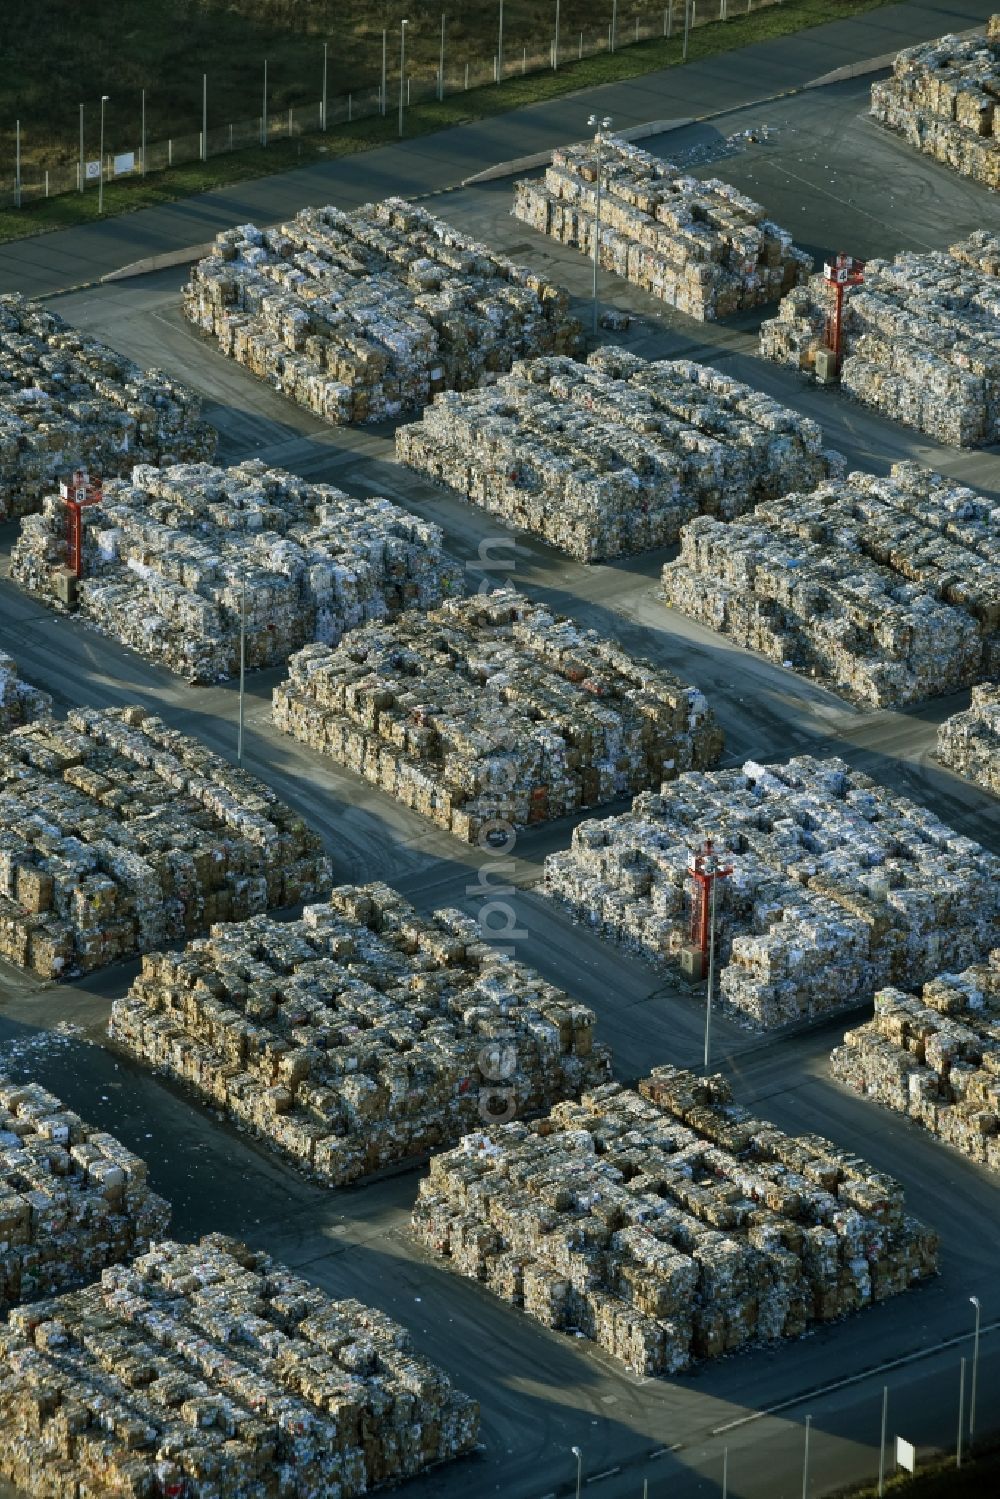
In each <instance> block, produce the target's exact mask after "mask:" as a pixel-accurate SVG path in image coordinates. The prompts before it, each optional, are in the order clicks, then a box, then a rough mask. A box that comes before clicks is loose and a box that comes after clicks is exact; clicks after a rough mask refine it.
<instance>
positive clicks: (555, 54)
mask: <svg viewBox="0 0 1000 1499" xmlns="http://www.w3.org/2000/svg"><path fill="white" fill-rule="evenodd" d="M552 71H553V73H558V71H559V0H556V39H555V45H554V47H553V48H552Z"/></svg>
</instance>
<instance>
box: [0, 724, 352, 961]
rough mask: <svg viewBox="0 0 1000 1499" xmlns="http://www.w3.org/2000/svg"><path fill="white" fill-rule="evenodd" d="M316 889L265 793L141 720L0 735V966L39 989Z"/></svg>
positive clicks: (301, 848) (318, 862)
mask: <svg viewBox="0 0 1000 1499" xmlns="http://www.w3.org/2000/svg"><path fill="white" fill-rule="evenodd" d="M329 877H330V875H329V865H328V862H327V860H326V858H325V856H324V854H323V852H322V845H321V843H320V840H319V838H318V837H317V836H316V835H315V834H313V833H311V832H309V830H308V829H307V828H306V827H305V824H304V823H303V822H302V820H301V818H299V817H298V816H297V815H296V814H295V813H294V812H293V811H292V810H291V808H289V807H287V806H286V805H285V804H284V803H283V802H281V801H279V800H278V798H277V797H276V796H275V795H274V793H273V792H272V791H271V790H270V789H269V788H268V787H266V786H265V785H264V784H263V783H262V782H260V781H258V780H256V779H255V778H254V777H253V776H251V775H248V774H247V773H246V772H245V771H243V770H238V769H236V768H235V767H233V766H232V765H230V764H229V763H228V762H227V761H225V760H222V759H221V758H220V757H219V756H217V755H215V754H213V753H212V752H211V751H210V750H208V749H206V748H204V747H203V746H202V745H201V744H199V743H198V741H197V740H195V739H191V738H189V737H188V736H186V735H184V734H179V733H177V732H176V731H175V730H173V729H168V728H167V726H166V725H165V724H164V723H163V721H162V719H159V718H157V717H154V716H153V715H152V714H150V713H148V712H147V711H146V710H145V709H143V708H141V707H130V708H117V709H107V710H97V709H90V708H81V709H74V710H73V711H71V712H70V714H69V716H68V718H67V720H66V722H65V723H59V722H56V721H55V720H53V719H42V720H39V721H38V722H36V723H32V724H28V725H27V726H26V727H24V728H20V729H14V730H12V731H11V732H10V733H8V734H5V735H3V736H2V737H0V955H2V956H3V957H5V958H7V959H9V960H10V961H11V962H14V963H17V964H19V965H20V966H22V967H25V968H30V969H32V970H33V971H34V972H35V973H38V974H40V975H41V976H42V977H44V978H55V979H61V978H68V977H71V976H73V975H75V974H79V973H83V972H88V971H90V970H91V969H94V968H98V967H101V966H102V965H103V964H105V963H111V962H114V961H116V960H117V959H119V958H124V957H129V956H131V955H133V954H134V953H136V952H145V951H148V950H150V949H151V948H154V947H158V946H160V945H162V944H163V943H164V942H171V941H177V940H179V939H183V938H185V937H189V936H193V935H195V934H196V933H198V932H203V931H205V930H206V929H207V928H208V927H209V926H210V925H211V924H212V922H213V921H219V920H226V919H232V918H234V917H243V916H246V915H249V914H251V913H253V912H257V911H263V910H266V909H268V908H271V907H280V906H288V905H294V904H295V903H296V902H298V901H299V900H301V899H302V898H303V896H308V895H312V894H314V893H315V892H316V891H317V890H318V889H321V888H323V887H324V886H325V885H326V883H327V882H328V880H329Z"/></svg>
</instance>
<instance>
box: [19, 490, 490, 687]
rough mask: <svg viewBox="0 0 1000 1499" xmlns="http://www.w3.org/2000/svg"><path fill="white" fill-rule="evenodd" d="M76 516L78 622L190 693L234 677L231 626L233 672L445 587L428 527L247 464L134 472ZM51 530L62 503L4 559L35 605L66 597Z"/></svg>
mask: <svg viewBox="0 0 1000 1499" xmlns="http://www.w3.org/2000/svg"><path fill="white" fill-rule="evenodd" d="M84 515H85V522H84V527H85V528H84V547H83V577H82V580H81V581H80V582H79V584H78V585H76V586H75V587H74V588H73V597H74V599H75V601H76V602H77V603H78V604H79V606H80V609H81V610H82V612H83V613H84V614H85V615H86V616H87V617H88V618H89V619H91V620H92V621H93V622H94V623H95V624H96V625H97V626H98V627H99V628H100V629H101V630H104V631H105V632H106V633H107V634H109V635H111V636H113V637H114V638H115V639H116V640H120V641H121V642H122V644H124V645H128V646H131V647H132V648H133V649H134V650H137V651H140V652H141V653H142V655H144V656H147V657H149V658H150V659H151V660H153V661H157V662H160V663H161V664H162V665H164V666H167V667H169V668H170V670H171V671H175V672H178V673H180V674H181V675H182V676H185V677H187V678H188V679H189V680H191V681H195V682H213V681H219V680H220V679H222V678H225V677H228V676H232V675H233V674H235V673H236V672H237V671H238V670H239V657H240V631H241V621H243V620H245V634H246V644H245V649H246V663H247V666H248V667H262V666H275V665H278V664H280V663H281V662H284V661H286V660H287V659H288V656H289V654H290V653H291V652H292V651H294V650H297V649H298V648H299V647H300V646H302V645H304V644H306V642H307V641H313V640H321V641H326V642H328V643H331V644H332V643H336V642H337V641H338V640H339V639H340V637H341V635H342V634H343V633H344V631H345V630H349V629H352V628H353V627H354V626H355V625H359V624H362V623H364V622H365V621H368V620H373V619H384V618H385V617H386V616H387V615H388V616H389V617H393V616H395V615H396V614H398V613H399V611H400V610H401V609H406V608H409V607H419V608H428V607H430V606H431V605H432V604H437V603H439V602H440V601H441V599H442V598H443V597H444V596H446V595H447V594H448V593H449V592H450V591H451V590H452V589H453V588H456V587H458V586H459V577H460V570H459V568H458V566H457V564H456V563H454V562H452V561H451V559H450V558H448V557H447V556H446V555H445V554H444V552H443V551H442V544H441V530H440V527H438V526H436V525H434V524H432V523H431V522H429V521H422V520H418V519H417V517H416V516H413V515H410V514H409V513H408V512H407V511H405V510H401V509H400V508H399V507H398V506H397V505H393V504H390V502H389V501H388V500H383V499H364V500H360V499H355V498H354V497H353V496H351V495H347V494H344V492H343V491H342V490H339V489H334V488H333V487H332V486H331V485H329V484H313V483H307V482H306V480H304V479H300V478H297V477H296V476H295V475H294V474H289V473H285V472H283V471H281V470H280V469H268V468H267V467H266V465H265V464H263V463H261V462H259V461H251V462H246V463H241V464H239V465H237V466H236V467H234V468H228V469H222V468H212V467H211V466H209V465H208V464H180V465H176V466H174V467H172V468H168V469H156V468H151V467H147V466H142V467H139V468H136V469H135V470H134V472H133V474H132V477H131V479H122V480H115V481H113V482H112V483H110V484H107V485H105V487H104V497H103V499H102V501H101V503H100V505H99V506H96V507H94V508H93V509H90V510H87V511H85V512H84ZM65 525H66V523H65V511H64V506H63V503H62V501H61V500H60V499H58V498H56V497H52V498H50V499H48V500H46V502H45V509H44V512H43V513H42V514H41V515H38V516H29V517H28V518H27V519H26V520H25V521H23V522H22V525H21V535H20V539H19V540H18V542H17V545H16V546H15V547H14V551H13V555H12V557H11V576H12V577H13V578H14V579H15V580H16V581H17V582H18V583H20V584H21V586H22V587H23V588H27V589H29V590H30V591H32V592H33V593H38V594H40V595H41V596H42V597H43V598H45V599H46V600H47V601H48V602H55V603H57V602H60V601H62V600H63V599H64V597H67V595H66V594H65V579H66V544H65ZM73 583H74V584H76V580H75V579H73Z"/></svg>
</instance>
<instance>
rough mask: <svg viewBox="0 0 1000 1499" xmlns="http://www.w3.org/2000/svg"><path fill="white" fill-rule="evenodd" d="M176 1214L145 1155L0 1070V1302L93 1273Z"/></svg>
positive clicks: (132, 1251)
mask: <svg viewBox="0 0 1000 1499" xmlns="http://www.w3.org/2000/svg"><path fill="white" fill-rule="evenodd" d="M169 1221H170V1208H169V1206H168V1204H167V1203H166V1202H164V1200H163V1198H162V1197H157V1195H156V1194H155V1193H154V1192H151V1191H150V1190H149V1188H148V1187H147V1185H146V1163H145V1161H143V1160H141V1159H140V1158H139V1157H138V1156H136V1155H133V1154H132V1152H131V1151H130V1150H128V1149H127V1148H126V1147H125V1146H124V1145H122V1144H120V1143H119V1142H118V1141H117V1140H116V1139H115V1138H114V1137H113V1136H112V1135H106V1134H103V1133H102V1132H101V1131H99V1130H96V1129H95V1128H94V1127H93V1125H89V1124H85V1123H84V1122H83V1120H82V1119H81V1118H80V1116H79V1115H78V1114H75V1113H73V1112H72V1111H71V1110H69V1109H67V1108H66V1107H65V1106H64V1105H63V1104H62V1103H61V1101H60V1100H59V1099H58V1098H56V1097H55V1096H54V1094H52V1093H49V1092H47V1091H46V1090H45V1089H44V1088H41V1087H39V1085H38V1084H37V1083H30V1082H29V1083H15V1082H12V1081H11V1080H10V1079H9V1078H8V1077H5V1076H4V1075H3V1074H2V1073H0V1311H3V1312H6V1311H8V1310H9V1309H10V1307H12V1306H16V1305H17V1304H18V1303H20V1302H29V1301H34V1300H36V1299H37V1298H38V1297H39V1296H49V1295H52V1294H53V1293H54V1292H56V1291H62V1290H65V1289H67V1288H68V1287H69V1286H75V1285H82V1284H84V1283H85V1282H87V1281H91V1280H95V1279H96V1278H97V1277H98V1276H99V1275H100V1273H101V1271H102V1270H103V1269H104V1268H105V1267H106V1266H107V1265H111V1264H117V1263H118V1262H120V1261H122V1260H128V1259H130V1258H131V1257H132V1256H133V1255H136V1254H139V1253H141V1252H142V1250H144V1249H145V1248H146V1247H147V1246H148V1244H149V1242H150V1240H151V1239H154V1238H159V1237H160V1235H161V1234H162V1233H164V1232H165V1231H166V1228H167V1225H168V1223H169Z"/></svg>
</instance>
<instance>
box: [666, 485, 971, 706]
mask: <svg viewBox="0 0 1000 1499" xmlns="http://www.w3.org/2000/svg"><path fill="white" fill-rule="evenodd" d="M998 558H1000V509H998V508H997V507H996V506H995V505H994V504H993V503H992V502H991V501H989V500H987V499H985V498H984V497H983V496H981V495H977V494H975V493H974V492H973V491H972V490H970V489H968V488H966V487H965V486H964V485H959V484H955V483H954V482H952V481H951V480H947V479H944V478H942V477H941V476H940V475H939V474H933V473H931V472H929V471H928V470H926V469H920V468H918V467H917V466H916V465H915V464H911V463H899V464H896V465H895V466H894V467H893V469H892V472H891V474H890V475H889V477H888V478H877V477H875V476H874V475H872V474H864V473H852V474H850V475H848V477H847V478H846V479H844V480H842V481H836V480H831V481H827V482H826V483H823V484H821V485H820V486H819V488H818V489H817V490H816V491H815V492H814V493H813V494H808V495H803V494H792V495H785V496H783V497H782V498H779V499H776V500H773V501H770V502H768V503H766V504H763V505H759V506H758V507H757V509H756V510H755V511H754V512H753V514H752V516H748V517H747V518H746V519H745V520H743V521H738V522H735V523H732V524H728V525H723V524H721V523H720V522H718V521H716V520H713V519H710V518H708V517H698V518H696V519H695V520H693V521H691V522H690V523H689V524H688V525H687V526H685V528H684V530H683V532H682V539H681V552H680V556H679V557H678V558H677V560H676V561H674V562H670V563H667V565H666V566H665V567H664V569H663V586H664V596H665V598H666V601H667V603H668V604H670V605H671V606H672V607H673V608H676V609H679V610H681V611H682V613H684V614H689V615H691V616H692V617H693V618H695V619H698V620H700V621H701V622H702V623H703V624H707V625H709V626H710V627H711V628H712V629H715V630H721V631H722V632H723V633H725V634H727V635H729V636H731V637H732V638H733V639H734V640H736V641H737V642H738V643H739V644H740V645H743V646H746V647H748V648H749V649H751V650H756V651H760V652H761V653H762V654H763V655H766V656H770V657H771V659H772V660H775V661H780V662H782V663H783V664H786V665H787V664H790V665H792V666H793V667H795V668H796V669H798V670H800V671H805V672H811V673H812V675H814V676H818V677H820V678H821V679H823V680H825V681H827V682H828V683H829V684H830V685H831V686H832V687H833V688H834V689H835V690H836V691H839V692H844V693H846V694H847V695H848V696H849V697H851V698H853V699H854V700H855V701H857V702H859V703H862V704H863V705H865V706H866V707H872V708H883V707H888V706H893V705H896V704H902V703H909V702H916V701H920V700H921V699H923V698H927V697H930V696H934V695H936V694H940V693H947V692H955V691H957V690H958V689H959V688H961V687H964V686H967V685H968V684H969V683H970V682H975V681H978V680H979V679H980V678H982V677H983V676H985V675H988V674H990V673H991V672H992V671H994V670H995V669H996V668H997V666H998V665H1000V561H998Z"/></svg>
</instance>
